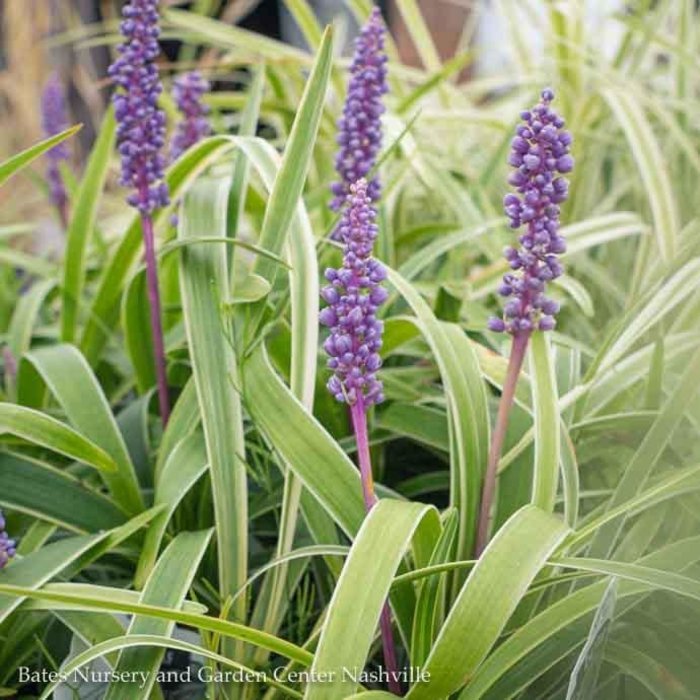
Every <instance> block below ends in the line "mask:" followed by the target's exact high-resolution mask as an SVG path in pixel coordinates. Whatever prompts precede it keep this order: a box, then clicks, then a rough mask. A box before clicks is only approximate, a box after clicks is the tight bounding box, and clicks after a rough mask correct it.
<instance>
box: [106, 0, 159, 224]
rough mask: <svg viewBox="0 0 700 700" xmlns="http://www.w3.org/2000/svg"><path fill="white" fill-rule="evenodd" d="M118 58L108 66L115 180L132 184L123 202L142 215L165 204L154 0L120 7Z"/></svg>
mask: <svg viewBox="0 0 700 700" xmlns="http://www.w3.org/2000/svg"><path fill="white" fill-rule="evenodd" d="M122 17H123V18H124V21H123V22H122V23H121V27H120V28H121V33H122V36H123V37H124V42H123V43H122V44H119V46H117V52H118V53H119V58H117V60H116V61H115V62H114V63H113V64H112V65H111V66H110V67H109V75H110V76H111V77H112V80H113V81H114V83H115V84H116V86H117V89H116V91H115V93H114V95H113V97H112V102H113V104H114V109H115V114H116V117H117V122H118V126H117V144H118V146H119V153H120V154H121V157H122V175H121V179H120V182H121V184H122V185H123V186H125V187H133V188H134V190H135V192H134V194H133V195H132V196H131V197H129V198H128V200H127V201H128V202H129V204H131V205H132V206H134V207H136V208H137V209H138V210H139V211H140V212H141V213H142V214H144V215H148V214H151V212H153V210H154V209H156V208H158V207H161V206H165V205H166V204H167V203H168V190H167V186H165V183H163V182H162V180H163V169H164V166H165V159H164V158H163V155H162V152H161V150H162V147H163V144H164V143H165V113H164V112H163V111H162V110H160V109H158V107H157V101H158V95H160V93H161V92H162V89H163V88H162V86H161V83H160V78H159V76H158V68H157V66H156V64H155V59H156V57H157V56H158V53H159V47H158V34H159V28H158V0H131V1H130V2H129V3H127V4H126V5H125V6H124V9H123V10H122Z"/></svg>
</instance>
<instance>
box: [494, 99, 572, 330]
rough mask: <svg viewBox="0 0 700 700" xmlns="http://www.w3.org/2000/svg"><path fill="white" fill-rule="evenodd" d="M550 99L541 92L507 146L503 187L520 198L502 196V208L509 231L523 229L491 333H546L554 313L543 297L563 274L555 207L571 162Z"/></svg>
mask: <svg viewBox="0 0 700 700" xmlns="http://www.w3.org/2000/svg"><path fill="white" fill-rule="evenodd" d="M553 99H554V93H553V92H552V91H551V90H543V91H542V99H541V101H540V103H539V104H538V105H536V106H535V107H533V109H532V110H529V111H525V112H521V114H520V116H521V118H522V120H523V122H524V123H523V124H521V125H520V126H519V127H518V128H517V130H516V136H515V138H514V139H513V141H512V143H511V152H510V157H509V158H508V162H509V163H510V165H512V166H513V168H515V171H514V172H513V174H512V175H511V176H510V178H509V180H508V181H509V182H510V184H511V185H513V186H514V187H515V188H516V189H517V191H518V193H519V194H513V193H511V194H507V195H506V196H505V199H504V200H503V206H504V208H505V213H506V215H507V216H508V218H509V219H510V225H511V228H514V229H517V228H520V227H521V226H522V225H526V226H527V229H526V231H525V232H524V233H523V234H522V235H521V236H520V239H519V240H520V248H519V249H515V248H510V247H509V248H506V250H505V257H506V260H507V261H508V263H509V265H510V268H511V270H512V272H509V273H508V274H506V275H505V276H504V277H503V283H502V284H501V286H500V288H499V293H500V294H501V295H502V296H504V297H510V299H509V301H508V302H507V303H506V305H505V307H504V309H503V318H492V319H490V320H489V324H488V325H489V328H490V329H491V330H492V331H507V332H508V333H511V334H512V335H517V334H521V333H523V334H524V333H528V334H529V333H530V332H531V331H533V330H538V329H539V330H543V331H546V330H551V329H552V328H554V325H555V319H554V316H555V314H556V313H557V312H558V311H559V305H558V304H557V303H556V302H555V301H553V300H552V299H549V298H548V297H546V296H545V294H544V291H545V288H546V285H547V282H549V281H550V280H553V279H555V278H557V277H559V276H560V275H561V274H562V272H563V268H562V265H561V263H560V262H559V258H558V256H559V255H561V254H562V253H564V252H565V251H566V241H565V240H564V238H563V237H562V236H561V235H560V234H559V205H560V204H561V203H562V202H563V201H564V200H565V199H566V198H567V195H568V192H569V183H568V181H567V180H566V178H564V177H561V173H568V172H570V171H571V169H572V168H573V166H574V160H573V158H572V157H571V156H570V155H569V149H570V147H571V141H572V139H571V134H570V133H569V132H568V131H565V130H564V120H563V119H562V118H561V117H560V116H559V115H558V114H557V113H556V112H555V111H554V110H553V109H551V108H550V106H549V104H550V102H551V101H552V100H553Z"/></svg>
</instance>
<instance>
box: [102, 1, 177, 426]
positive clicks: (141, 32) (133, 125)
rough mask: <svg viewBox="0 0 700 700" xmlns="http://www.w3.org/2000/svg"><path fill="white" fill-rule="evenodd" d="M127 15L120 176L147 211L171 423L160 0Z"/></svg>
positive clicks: (154, 323)
mask: <svg viewBox="0 0 700 700" xmlns="http://www.w3.org/2000/svg"><path fill="white" fill-rule="evenodd" d="M122 17H123V20H122V23H121V25H120V29H121V33H122V35H123V37H124V42H123V43H122V44H120V45H119V46H118V47H117V51H118V52H119V54H120V55H119V58H117V60H116V61H115V62H114V63H113V64H112V65H111V66H110V68H109V75H110V76H111V77H112V79H113V80H114V82H115V84H116V86H117V89H116V91H115V93H114V96H113V98H112V100H113V103H114V110H115V116H116V119H117V122H118V128H117V142H118V147H119V153H120V155H121V160H122V174H121V180H120V182H121V184H122V185H123V186H124V187H130V188H132V190H133V192H132V194H131V195H129V197H128V199H127V201H128V203H129V204H130V205H131V206H133V207H135V208H136V209H137V210H138V211H139V213H140V215H141V226H142V232H143V242H144V252H145V260H146V277H147V284H148V300H149V306H150V314H151V334H152V337H153V350H154V355H155V368H156V377H157V383H158V402H159V406H160V415H161V419H162V420H163V423H164V424H165V423H167V421H168V417H169V415H170V404H169V400H168V385H167V376H166V363H165V346H164V342H163V326H162V321H161V311H160V293H159V290H158V273H157V264H156V256H155V241H154V233H153V218H152V215H153V211H154V210H155V209H157V208H158V207H163V206H166V205H167V204H168V202H169V196H168V186H167V184H166V183H165V182H164V181H163V170H164V167H165V158H164V156H163V153H162V151H163V146H164V145H165V113H164V112H163V111H162V110H161V109H159V108H158V96H159V95H160V93H161V92H162V85H161V82H160V78H159V76H158V68H157V66H156V64H155V59H156V58H157V56H158V54H159V52H160V49H159V46H158V36H159V33H160V30H159V26H158V21H159V16H158V0H131V2H129V3H127V4H126V5H125V6H124V9H123V10H122Z"/></svg>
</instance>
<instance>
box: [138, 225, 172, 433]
mask: <svg viewBox="0 0 700 700" xmlns="http://www.w3.org/2000/svg"><path fill="white" fill-rule="evenodd" d="M141 225H142V228H143V246H144V253H145V258H146V282H147V286H148V307H149V309H150V313H151V338H152V340H153V355H154V358H155V364H156V381H157V383H158V405H159V407H160V417H161V420H162V421H163V427H165V426H166V425H167V424H168V419H169V418H170V401H169V399H168V379H167V374H166V371H165V367H166V365H165V343H164V341H163V324H162V322H161V316H160V313H161V311H160V292H159V291H158V267H157V263H156V252H155V241H154V235H153V219H152V218H151V217H150V216H146V215H142V216H141Z"/></svg>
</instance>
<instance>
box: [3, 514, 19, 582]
mask: <svg viewBox="0 0 700 700" xmlns="http://www.w3.org/2000/svg"><path fill="white" fill-rule="evenodd" d="M5 527H6V523H5V516H4V515H3V513H2V511H1V510H0V569H4V568H5V566H6V565H7V562H8V561H10V559H12V557H14V556H15V554H16V553H17V550H16V549H15V547H16V543H15V541H14V540H11V539H10V536H9V535H8V534H7V532H6V530H5Z"/></svg>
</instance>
